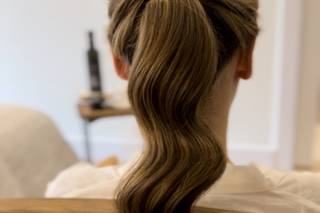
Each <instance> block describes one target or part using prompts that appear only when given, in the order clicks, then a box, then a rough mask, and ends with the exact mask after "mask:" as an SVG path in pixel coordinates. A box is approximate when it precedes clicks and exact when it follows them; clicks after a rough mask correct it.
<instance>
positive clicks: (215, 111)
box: [204, 97, 229, 153]
mask: <svg viewBox="0 0 320 213" xmlns="http://www.w3.org/2000/svg"><path fill="white" fill-rule="evenodd" d="M211 100H212V101H211ZM214 100H215V98H214V97H212V98H210V100H209V101H210V102H207V105H206V107H205V111H204V119H205V121H206V123H207V125H208V126H209V127H210V129H211V131H212V132H213V134H214V135H215V137H216V139H217V141H218V143H219V144H220V146H221V148H222V149H223V150H224V152H225V153H227V129H228V117H229V110H228V109H226V107H223V106H222V105H223V104H221V103H220V104H219V103H216V102H215V101H214Z"/></svg>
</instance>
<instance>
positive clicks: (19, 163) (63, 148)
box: [0, 106, 77, 198]
mask: <svg viewBox="0 0 320 213" xmlns="http://www.w3.org/2000/svg"><path fill="white" fill-rule="evenodd" d="M76 161H77V157H76V155H75V154H74V153H73V151H72V150H71V149H70V147H69V146H68V145H67V143H65V141H64V139H63V137H62V136H61V134H60V133H59V131H58V130H57V128H56V127H55V125H54V123H53V122H52V121H51V120H50V119H49V118H48V117H47V116H46V115H44V114H42V113H40V112H37V111H34V110H31V109H26V108H22V107H14V106H0V197H6V198H7V197H42V196H43V195H44V191H45V188H46V185H47V183H48V182H49V181H50V180H52V179H53V178H54V177H55V176H56V175H57V173H59V172H60V171H61V170H63V169H65V168H66V167H68V166H70V165H72V164H73V163H75V162H76Z"/></svg>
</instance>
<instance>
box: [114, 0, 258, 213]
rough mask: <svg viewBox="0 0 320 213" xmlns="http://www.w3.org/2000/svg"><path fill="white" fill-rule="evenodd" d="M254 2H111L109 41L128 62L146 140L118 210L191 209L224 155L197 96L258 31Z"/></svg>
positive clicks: (124, 183) (135, 108) (121, 192)
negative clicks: (201, 112) (201, 111)
mask: <svg viewBox="0 0 320 213" xmlns="http://www.w3.org/2000/svg"><path fill="white" fill-rule="evenodd" d="M257 7H258V3H257V1H256V0H149V1H147V0H112V1H111V5H110V11H109V14H110V17H111V23H110V27H109V40H110V44H111V47H112V50H113V53H114V54H116V55H117V56H119V57H121V58H123V59H124V60H126V61H127V62H128V63H129V65H130V66H129V69H128V75H129V86H128V95H129V99H130V102H131V105H132V108H133V111H134V113H135V116H136V118H137V121H138V123H139V126H140V128H141V131H142V133H143V135H144V138H145V140H146V147H145V150H144V152H143V155H142V156H141V158H140V160H139V162H138V163H137V165H136V166H135V167H134V168H132V170H131V171H130V172H129V173H128V174H127V175H126V177H124V179H123V181H122V183H121V185H120V186H119V189H118V193H117V205H118V209H119V211H120V212H123V213H129V212H130V213H150V212H165V213H170V212H190V210H191V208H192V205H193V204H194V202H195V201H196V200H197V199H198V198H199V196H200V195H201V194H202V193H203V192H205V191H206V190H207V189H208V188H209V187H210V186H211V185H212V184H214V183H215V182H216V181H217V180H218V179H219V178H220V176H221V175H222V173H223V171H224V169H225V165H226V157H225V153H224V152H223V150H222V149H221V147H220V146H219V143H218V142H217V141H216V139H215V136H214V133H213V132H212V131H211V130H210V128H209V127H208V126H207V125H206V123H205V122H204V121H203V120H202V119H201V116H200V109H201V103H202V102H201V100H203V99H204V98H206V97H207V96H208V95H209V92H210V90H211V88H212V85H213V84H214V83H215V79H216V78H217V76H218V75H219V72H220V71H221V70H222V68H223V67H224V65H225V64H226V63H227V62H228V61H229V60H230V59H231V58H232V56H233V55H234V54H235V52H236V51H238V50H239V51H240V53H242V54H245V51H246V49H247V48H249V46H250V45H251V44H252V42H253V40H254V39H255V37H256V35H257V33H258V26H257Z"/></svg>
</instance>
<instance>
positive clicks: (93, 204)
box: [0, 199, 240, 213]
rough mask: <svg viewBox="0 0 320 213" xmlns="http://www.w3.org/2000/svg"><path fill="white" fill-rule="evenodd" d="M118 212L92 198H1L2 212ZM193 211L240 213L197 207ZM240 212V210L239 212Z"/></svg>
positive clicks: (111, 203) (0, 210)
mask: <svg viewBox="0 0 320 213" xmlns="http://www.w3.org/2000/svg"><path fill="white" fill-rule="evenodd" d="M70 212H71V213H73V212H76V213H116V210H115V208H114V206H113V202H112V201H109V200H91V199H0V213H70ZM193 213H238V212H234V211H221V210H214V209H207V208H198V207H197V208H196V209H195V210H194V211H193ZM239 213H240V212H239Z"/></svg>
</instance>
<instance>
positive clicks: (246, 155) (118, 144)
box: [67, 136, 277, 167]
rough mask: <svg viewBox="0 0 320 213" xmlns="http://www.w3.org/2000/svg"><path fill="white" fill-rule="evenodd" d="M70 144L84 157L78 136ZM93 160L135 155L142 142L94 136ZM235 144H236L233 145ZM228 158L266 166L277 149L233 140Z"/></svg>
mask: <svg viewBox="0 0 320 213" xmlns="http://www.w3.org/2000/svg"><path fill="white" fill-rule="evenodd" d="M67 139H68V141H69V143H70V145H71V146H72V148H73V149H74V151H75V152H76V153H77V154H78V156H79V158H80V159H85V150H84V144H83V140H82V138H81V137H79V136H71V137H67ZM91 143H92V156H93V161H94V162H98V161H100V160H102V159H104V158H106V157H107V156H110V155H116V156H118V157H119V158H120V160H121V161H127V160H130V159H132V158H133V157H135V156H136V155H137V154H138V153H139V152H140V150H142V147H143V142H142V141H141V140H139V139H132V140H124V139H119V138H105V137H100V138H99V137H95V138H94V139H92V142H91ZM233 144H237V145H233ZM228 150H229V156H230V159H231V160H232V161H233V162H235V163H237V164H240V165H246V164H249V163H252V162H254V163H258V164H261V165H264V166H268V167H277V165H275V156H276V153H277V149H276V147H274V146H270V145H268V144H263V143H262V144H261V145H255V144H252V143H246V144H244V143H236V142H233V143H231V145H230V146H229V147H228Z"/></svg>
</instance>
